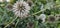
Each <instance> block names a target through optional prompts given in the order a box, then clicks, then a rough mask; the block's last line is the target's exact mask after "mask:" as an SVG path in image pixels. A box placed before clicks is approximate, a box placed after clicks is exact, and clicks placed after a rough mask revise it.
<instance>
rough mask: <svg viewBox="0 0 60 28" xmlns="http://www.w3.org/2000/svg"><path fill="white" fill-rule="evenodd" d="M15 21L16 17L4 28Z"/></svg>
mask: <svg viewBox="0 0 60 28" xmlns="http://www.w3.org/2000/svg"><path fill="white" fill-rule="evenodd" d="M16 19H17V17H16V18H15V19H13V20H12V21H11V22H10V23H9V24H7V25H6V26H5V27H4V28H6V27H7V26H9V25H10V24H11V23H13V22H14V21H15V20H16Z"/></svg>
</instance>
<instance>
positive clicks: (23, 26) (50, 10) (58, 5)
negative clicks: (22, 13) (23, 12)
mask: <svg viewBox="0 0 60 28" xmlns="http://www.w3.org/2000/svg"><path fill="white" fill-rule="evenodd" d="M16 1H17V0H11V2H3V3H1V2H0V28H5V27H6V28H27V27H29V28H31V27H33V26H34V28H60V20H58V21H55V23H49V22H48V21H47V19H48V18H46V22H45V23H41V22H42V21H41V20H37V18H36V16H35V15H40V14H41V13H42V12H41V8H42V5H43V7H44V8H42V10H43V9H45V10H44V14H46V16H47V17H48V16H49V15H54V16H55V15H56V14H60V0H32V2H33V5H34V6H32V7H31V10H30V15H32V14H33V15H32V16H29V17H27V18H25V19H20V18H18V17H16V16H15V15H14V13H13V12H12V11H9V10H7V8H5V6H6V5H7V4H9V3H10V4H14V3H16ZM25 1H26V0H25ZM49 3H50V4H49ZM52 3H53V4H52ZM51 6H52V7H51ZM15 19H16V20H15ZM13 20H14V21H13ZM27 23H29V24H28V25H27ZM30 25H31V26H30Z"/></svg>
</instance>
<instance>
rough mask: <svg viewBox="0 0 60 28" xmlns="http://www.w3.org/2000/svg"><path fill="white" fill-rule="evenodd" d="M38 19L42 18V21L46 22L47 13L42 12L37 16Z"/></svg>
mask: <svg viewBox="0 0 60 28" xmlns="http://www.w3.org/2000/svg"><path fill="white" fill-rule="evenodd" d="M37 18H38V19H41V20H42V23H44V22H45V19H46V15H45V14H41V15H40V16H38V17H37Z"/></svg>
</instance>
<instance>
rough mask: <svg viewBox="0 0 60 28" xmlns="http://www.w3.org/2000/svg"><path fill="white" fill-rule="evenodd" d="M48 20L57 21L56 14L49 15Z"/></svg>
mask: <svg viewBox="0 0 60 28" xmlns="http://www.w3.org/2000/svg"><path fill="white" fill-rule="evenodd" d="M48 21H49V22H55V21H56V20H55V16H54V15H49V17H48Z"/></svg>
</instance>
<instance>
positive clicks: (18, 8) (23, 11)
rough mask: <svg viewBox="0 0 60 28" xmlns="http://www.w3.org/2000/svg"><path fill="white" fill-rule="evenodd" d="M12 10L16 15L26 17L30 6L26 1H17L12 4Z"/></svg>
mask: <svg viewBox="0 0 60 28" xmlns="http://www.w3.org/2000/svg"><path fill="white" fill-rule="evenodd" d="M12 10H13V12H14V13H15V15H16V16H18V17H20V18H21V17H27V15H28V14H29V10H30V6H29V5H28V3H26V2H25V1H23V0H22V1H21V0H20V1H17V2H16V3H15V4H14V5H13V9H12Z"/></svg>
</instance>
